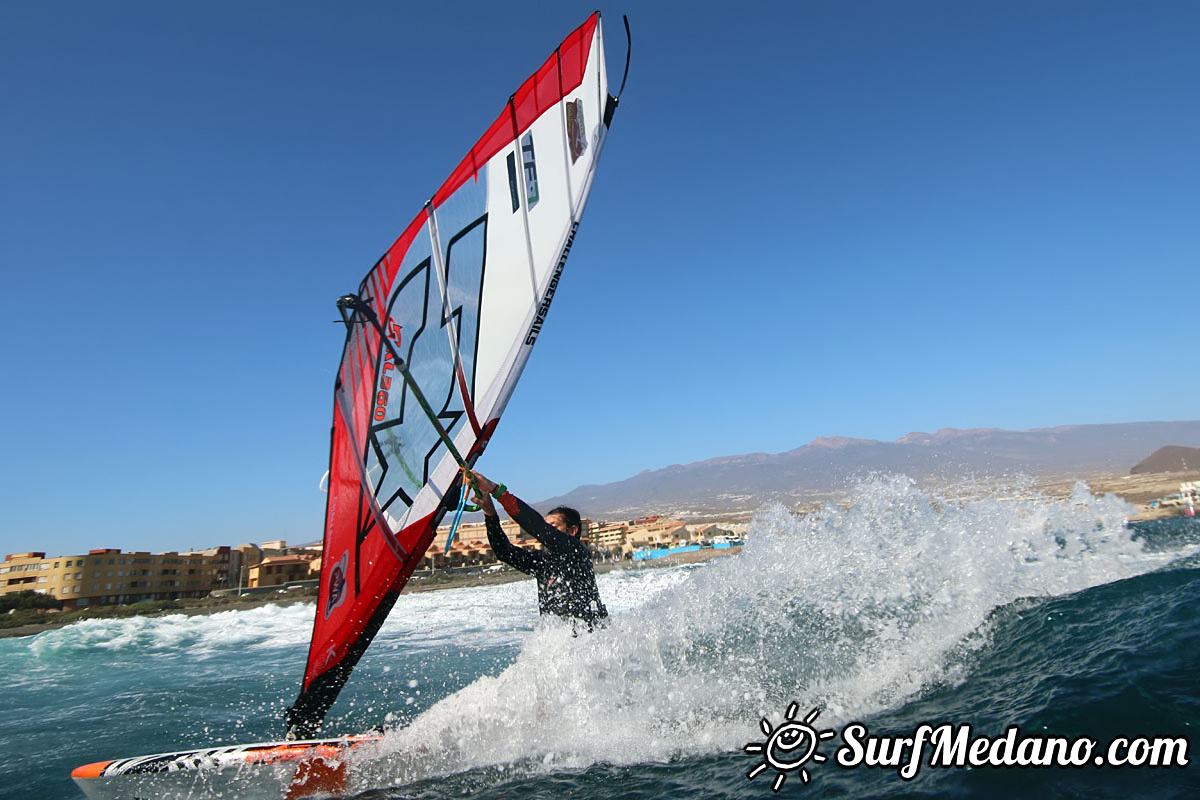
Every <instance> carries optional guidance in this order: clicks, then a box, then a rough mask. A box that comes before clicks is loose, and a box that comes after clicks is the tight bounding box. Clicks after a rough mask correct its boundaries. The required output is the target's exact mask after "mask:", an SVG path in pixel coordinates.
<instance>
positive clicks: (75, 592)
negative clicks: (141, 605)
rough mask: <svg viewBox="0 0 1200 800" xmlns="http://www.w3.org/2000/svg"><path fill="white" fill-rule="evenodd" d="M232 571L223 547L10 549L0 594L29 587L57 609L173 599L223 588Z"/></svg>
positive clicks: (0, 572)
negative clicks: (54, 552) (70, 552)
mask: <svg viewBox="0 0 1200 800" xmlns="http://www.w3.org/2000/svg"><path fill="white" fill-rule="evenodd" d="M235 573H236V569H231V558H230V550H229V548H228V547H216V548H213V549H212V550H206V551H203V552H200V553H141V552H137V553H122V552H121V551H120V550H117V549H101V550H90V551H88V553H87V555H77V556H57V557H55V558H46V554H45V553H14V554H10V555H6V556H5V557H4V564H3V565H0V594H6V593H9V592H20V591H24V590H27V589H32V590H33V591H35V592H40V593H42V594H47V595H50V596H51V597H54V598H55V599H57V600H59V601H61V603H62V605H63V608H82V607H84V606H89V605H115V604H117V603H137V602H141V601H144V600H178V599H180V598H183V597H204V596H206V595H207V594H208V593H209V592H211V591H212V590H213V589H220V588H224V587H225V586H227V585H228V582H229V580H230V577H231V575H233V574H235Z"/></svg>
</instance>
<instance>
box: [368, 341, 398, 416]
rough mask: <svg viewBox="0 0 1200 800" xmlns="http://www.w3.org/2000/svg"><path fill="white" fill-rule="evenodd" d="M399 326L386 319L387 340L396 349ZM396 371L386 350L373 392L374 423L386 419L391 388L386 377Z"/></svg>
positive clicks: (390, 379)
mask: <svg viewBox="0 0 1200 800" xmlns="http://www.w3.org/2000/svg"><path fill="white" fill-rule="evenodd" d="M401 327H403V326H401V325H399V324H397V322H396V320H394V319H392V318H391V317H388V338H389V339H391V340H392V341H393V342H395V343H396V347H397V348H398V347H400V329H401ZM395 369H396V363H395V362H394V361H393V360H392V351H391V350H387V351H385V352H384V354H383V368H382V369H381V370H380V371H379V389H378V390H377V391H376V392H375V411H374V413H373V414H372V416H373V417H374V418H375V421H376V422H382V421H383V420H384V419H386V418H387V405H388V397H389V394H388V393H389V392H390V391H391V388H392V376H391V375H388V374H386V373H388V372H389V371H393V370H395Z"/></svg>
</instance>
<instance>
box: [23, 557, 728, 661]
mask: <svg viewBox="0 0 1200 800" xmlns="http://www.w3.org/2000/svg"><path fill="white" fill-rule="evenodd" d="M738 552H741V548H740V547H732V548H729V549H728V550H715V551H712V550H710V551H699V552H692V553H679V554H677V555H674V556H668V557H666V558H660V559H655V560H654V561H642V562H604V563H600V564H596V574H597V575H603V574H604V573H607V572H613V571H616V570H627V569H659V568H661V567H672V566H679V565H680V564H691V563H698V562H702V561H710V560H712V559H714V558H721V557H723V556H726V555H733V554H734V553H738ZM639 564H640V565H641V566H638V565H639ZM532 580H533V578H532V577H530V576H529V575H526V574H524V573H521V572H517V571H516V570H515V569H511V568H508V569H505V570H503V571H497V572H491V573H478V572H477V573H472V574H462V575H445V574H439V575H436V576H434V577H433V578H424V577H414V578H412V579H410V580H409V582H408V584H407V585H406V586H405V587H404V590H403V591H402V592H401V594H420V593H422V592H436V591H441V590H442V589H464V588H470V587H473V586H496V585H499V584H502V583H516V582H518V581H532ZM316 597H317V596H316V592H313V591H305V592H290V593H288V594H287V595H284V596H276V597H270V596H268V597H261V596H260V597H257V598H255V599H253V600H247V599H244V598H242V599H239V598H236V597H233V598H230V599H227V600H224V601H215V602H214V600H213V599H212V598H204V600H205V601H206V602H204V603H202V604H197V605H191V606H182V607H180V608H171V609H165V610H163V611H151V612H149V613H145V614H131V615H129V616H139V617H169V616H173V615H177V614H182V615H184V616H186V617H196V616H207V615H209V614H219V613H221V612H222V611H248V610H250V609H252V608H260V607H262V606H270V605H275V606H290V605H295V604H296V603H313V602H316ZM534 600H535V601H536V598H534ZM179 602H186V601H179ZM193 602H195V601H193ZM127 618H128V617H117V616H114V617H93V619H127ZM84 621H85V620H80V619H73V620H69V621H63V622H57V621H56V622H38V623H33V624H29V625H16V626H14V627H11V628H0V639H14V638H21V637H25V636H36V635H38V634H39V633H45V632H46V631H52V630H57V629H59V628H65V627H67V626H68V625H74V624H75V623H77V622H84Z"/></svg>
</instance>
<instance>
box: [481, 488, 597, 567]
mask: <svg viewBox="0 0 1200 800" xmlns="http://www.w3.org/2000/svg"><path fill="white" fill-rule="evenodd" d="M499 500H500V505H502V506H504V510H505V511H507V512H508V515H509V516H510V517H512V518H513V519H515V520H516V521H517V524H518V525H520V526H521V528H523V529H524V530H525V532H526V533H528V534H529V535H530V536H532V537H533V538H535V539H537V540H538V541H539V542H541V543H542V547H544V548H546V550H548V551H549V552H552V553H573V552H575V549H576V547H577V546H578V544H579V542H578V540H577V539H575V538H574V537H572V536H568V535H567V534H565V533H563V532H562V531H560V530H559V529H558V528H556V527H554V526H553V525H551V524H550V523H549V522H546V520H545V519H544V518H543V517H542V515H541V514H539V513H538V512H537V511H535V510H534V509H533V508H532V507H530V506H529V505H528V504H526V502H525V501H524V500H522V499H521V498H519V497H517V496H516V495H515V494H513V493H512V492H509V491H505V492H504V494H502V495H500V498H499Z"/></svg>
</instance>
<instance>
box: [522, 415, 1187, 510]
mask: <svg viewBox="0 0 1200 800" xmlns="http://www.w3.org/2000/svg"><path fill="white" fill-rule="evenodd" d="M1167 445H1177V446H1178V445H1184V446H1186V447H1188V448H1192V447H1196V448H1200V422H1141V423H1125V424H1114V425H1074V426H1063V427H1057V428H1043V429H1035V430H1028V431H1008V430H997V429H976V430H955V429H944V430H940V431H938V432H936V433H910V434H908V435H907V436H903V437H901V438H900V439H897V440H896V441H893V442H881V441H876V440H872V439H848V438H842V437H835V438H819V439H816V440H814V441H812V442H809V443H808V444H806V445H803V446H802V447H798V448H796V449H794V450H789V451H787V452H783V453H773V454H769V453H749V454H744V455H736V456H723V457H719V458H712V459H708V460H706V461H699V462H695V463H691V464H673V465H671V466H668V467H664V468H662V469H655V470H647V471H645V472H642V473H639V474H638V475H635V476H633V477H631V478H628V479H626V480H623V481H619V482H616V483H610V484H605V485H600V486H596V485H589V486H580V487H579V488H577V489H574V490H572V491H570V492H568V493H566V494H564V495H561V496H559V497H554V498H549V499H547V500H544V501H542V502H541V503H539V504H538V505H546V506H549V505H557V504H565V505H572V506H575V507H576V508H579V509H580V510H581V511H582V512H583V513H584V514H585V515H588V516H591V517H594V518H613V517H618V518H619V517H625V516H636V515H638V514H642V513H650V512H653V513H679V514H686V513H693V514H703V513H719V512H730V511H746V510H752V509H755V508H759V507H761V506H762V505H763V504H764V503H767V502H772V501H775V502H782V503H785V504H788V505H795V504H800V503H806V502H811V501H814V500H820V499H825V498H828V497H831V496H837V495H839V494H840V493H842V492H843V491H845V489H846V488H847V487H848V485H849V484H850V483H851V482H852V481H853V480H854V479H855V476H859V475H862V474H865V473H869V472H890V473H902V474H905V475H908V476H909V477H910V478H913V479H914V480H917V481H920V482H923V483H961V482H963V481H964V480H975V479H988V478H994V477H1002V476H1009V477H1012V476H1016V475H1028V476H1030V477H1035V478H1045V477H1070V476H1078V477H1085V476H1087V475H1093V474H1109V475H1112V474H1121V475H1124V474H1128V472H1129V470H1130V466H1131V465H1133V464H1138V463H1139V462H1140V461H1141V460H1142V459H1145V458H1146V454H1147V453H1153V452H1155V451H1156V450H1158V449H1160V448H1164V447H1166V446H1167Z"/></svg>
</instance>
